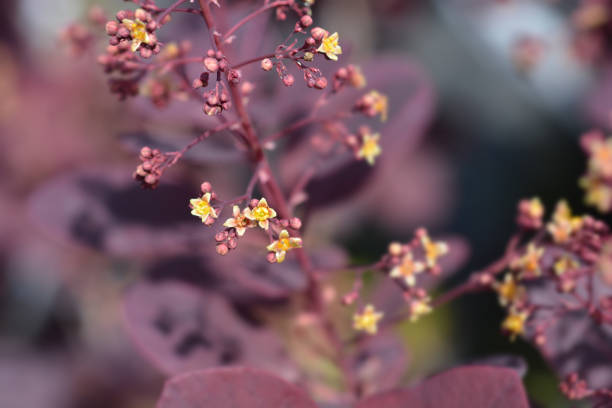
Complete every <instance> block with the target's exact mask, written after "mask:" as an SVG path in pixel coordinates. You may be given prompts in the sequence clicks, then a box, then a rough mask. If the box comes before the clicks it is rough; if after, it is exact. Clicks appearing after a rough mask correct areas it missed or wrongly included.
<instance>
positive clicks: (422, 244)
mask: <svg viewBox="0 0 612 408" xmlns="http://www.w3.org/2000/svg"><path fill="white" fill-rule="evenodd" d="M448 250H449V249H448V244H447V243H446V242H443V241H433V240H432V239H431V238H430V236H429V234H428V233H427V230H425V229H423V228H420V229H418V230H417V231H416V232H415V235H414V239H413V240H412V241H410V242H408V243H406V244H401V243H399V242H392V243H391V244H389V249H388V252H387V253H386V254H385V255H384V256H383V257H382V258H381V259H380V261H379V262H377V263H376V264H374V265H372V266H371V269H375V270H378V271H380V272H382V273H384V274H385V275H386V276H387V277H389V278H391V279H393V280H394V281H395V282H396V283H397V285H398V286H399V287H400V289H401V290H402V292H403V294H404V299H405V300H406V302H407V304H408V310H407V312H408V317H409V319H410V321H413V322H415V321H417V320H418V319H419V318H421V317H422V316H424V315H426V314H428V313H430V312H431V311H432V306H431V297H430V296H429V294H428V293H427V290H426V289H425V288H423V287H421V286H420V285H419V284H418V283H419V276H422V275H423V276H424V275H427V274H428V275H433V276H437V275H439V274H440V272H441V268H440V264H439V262H438V261H439V259H440V258H441V257H443V256H444V255H446V254H447V253H448ZM363 270H364V269H361V271H363ZM360 279H361V277H360V278H359V280H358V281H357V282H358V284H357V285H356V286H355V288H354V289H353V291H352V292H350V293H348V294H347V295H345V296H344V303H345V304H352V303H353V302H354V301H355V300H356V299H357V298H358V297H359V290H360V289H361V280H360ZM382 317H383V314H382V312H378V311H376V310H375V308H374V306H373V305H368V306H366V307H365V308H364V309H363V311H362V312H361V313H356V314H355V315H354V317H353V322H354V324H353V327H354V328H355V329H356V330H362V331H365V332H366V333H369V334H374V333H376V332H377V327H378V326H377V322H378V320H380V319H382Z"/></svg>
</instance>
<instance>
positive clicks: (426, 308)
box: [410, 296, 432, 322]
mask: <svg viewBox="0 0 612 408" xmlns="http://www.w3.org/2000/svg"><path fill="white" fill-rule="evenodd" d="M430 301H431V299H430V298H429V296H426V297H424V298H423V299H419V300H413V301H412V302H411V303H410V321H411V322H416V321H417V320H419V319H420V318H421V317H422V316H425V315H426V314H429V313H431V310H432V309H431V306H430V304H429V303H430Z"/></svg>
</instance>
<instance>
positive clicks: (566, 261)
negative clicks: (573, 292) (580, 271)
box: [553, 255, 580, 276]
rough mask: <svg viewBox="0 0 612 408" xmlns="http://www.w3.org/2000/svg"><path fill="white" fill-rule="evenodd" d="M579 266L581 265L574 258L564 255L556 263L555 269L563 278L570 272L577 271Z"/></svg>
mask: <svg viewBox="0 0 612 408" xmlns="http://www.w3.org/2000/svg"><path fill="white" fill-rule="evenodd" d="M578 266H580V265H579V264H578V262H576V261H575V260H574V259H573V258H572V257H570V256H567V255H563V256H561V257H560V258H559V259H558V260H557V261H556V262H555V264H554V265H553V268H554V270H555V273H556V274H557V276H561V275H563V274H564V273H565V272H567V271H568V270H570V269H575V268H577V267H578Z"/></svg>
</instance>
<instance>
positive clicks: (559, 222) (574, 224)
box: [547, 200, 582, 244]
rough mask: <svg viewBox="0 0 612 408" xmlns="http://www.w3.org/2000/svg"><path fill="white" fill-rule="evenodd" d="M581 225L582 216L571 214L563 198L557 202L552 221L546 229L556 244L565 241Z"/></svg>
mask: <svg viewBox="0 0 612 408" xmlns="http://www.w3.org/2000/svg"><path fill="white" fill-rule="evenodd" d="M581 226H582V217H576V216H573V215H572V210H571V209H570V207H569V205H568V204H567V202H566V201H565V200H561V201H559V202H558V203H557V207H556V208H555V212H554V214H553V217H552V221H551V222H549V223H548V226H547V229H548V232H549V233H550V235H551V236H552V237H553V240H554V241H555V242H556V243H558V244H563V243H566V242H567V241H568V240H569V239H570V237H571V235H572V234H573V233H574V232H575V231H577V230H578V229H580V227H581Z"/></svg>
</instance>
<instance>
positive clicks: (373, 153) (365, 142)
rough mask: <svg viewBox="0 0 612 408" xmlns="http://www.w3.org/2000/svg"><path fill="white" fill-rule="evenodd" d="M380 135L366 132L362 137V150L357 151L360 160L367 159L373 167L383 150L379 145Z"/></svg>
mask: <svg viewBox="0 0 612 408" xmlns="http://www.w3.org/2000/svg"><path fill="white" fill-rule="evenodd" d="M379 140H380V133H374V134H372V133H369V132H366V133H364V134H363V135H362V142H361V148H360V149H359V150H358V151H357V158H358V159H365V160H366V161H367V162H368V164H370V165H371V166H373V165H374V162H375V161H376V157H377V156H379V155H380V154H381V153H382V149H381V148H380V145H379V144H378V141H379Z"/></svg>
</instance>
